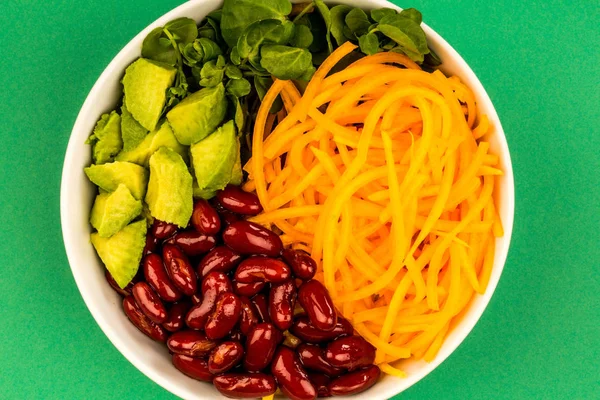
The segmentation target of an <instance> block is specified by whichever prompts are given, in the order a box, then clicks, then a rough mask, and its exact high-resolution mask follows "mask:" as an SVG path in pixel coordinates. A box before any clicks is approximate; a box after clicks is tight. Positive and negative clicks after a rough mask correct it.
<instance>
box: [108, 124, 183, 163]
mask: <svg viewBox="0 0 600 400" xmlns="http://www.w3.org/2000/svg"><path fill="white" fill-rule="evenodd" d="M161 147H168V148H170V149H171V150H173V151H175V152H176V153H178V154H179V155H180V156H181V157H182V158H183V160H184V161H185V162H186V163H187V162H188V159H189V151H188V148H187V147H186V146H183V145H182V144H180V143H179V142H178V141H177V138H175V135H174V134H173V130H172V129H171V125H169V123H168V122H167V121H163V122H162V124H159V127H158V128H157V129H156V130H155V131H153V132H150V133H149V134H148V136H146V138H145V139H144V141H142V142H141V143H140V144H139V145H138V146H137V147H136V148H134V149H132V150H130V151H122V152H121V153H119V154H118V155H117V158H116V160H117V161H128V162H132V163H135V164H138V165H143V166H144V167H148V161H149V160H150V156H151V155H152V154H154V152H155V151H156V150H158V149H159V148H161Z"/></svg>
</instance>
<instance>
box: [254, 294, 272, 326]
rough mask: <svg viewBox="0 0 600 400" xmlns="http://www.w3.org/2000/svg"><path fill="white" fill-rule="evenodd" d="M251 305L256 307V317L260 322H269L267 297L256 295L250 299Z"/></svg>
mask: <svg viewBox="0 0 600 400" xmlns="http://www.w3.org/2000/svg"><path fill="white" fill-rule="evenodd" d="M252 304H254V307H256V311H257V312H258V316H259V317H260V320H261V321H262V322H271V318H269V306H268V304H267V297H266V296H265V295H264V294H257V295H256V296H254V297H253V298H252Z"/></svg>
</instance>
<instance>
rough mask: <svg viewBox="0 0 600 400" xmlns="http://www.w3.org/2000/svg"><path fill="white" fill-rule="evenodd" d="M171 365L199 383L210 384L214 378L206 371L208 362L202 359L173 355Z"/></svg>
mask: <svg viewBox="0 0 600 400" xmlns="http://www.w3.org/2000/svg"><path fill="white" fill-rule="evenodd" d="M173 365H174V366H175V368H177V369H178V370H179V371H181V372H183V373H184V374H186V375H187V376H189V377H190V378H193V379H197V380H199V381H204V382H212V380H213V378H214V375H213V374H211V373H210V371H209V370H208V362H207V361H206V360H204V359H202V358H195V357H190V356H186V355H183V354H173Z"/></svg>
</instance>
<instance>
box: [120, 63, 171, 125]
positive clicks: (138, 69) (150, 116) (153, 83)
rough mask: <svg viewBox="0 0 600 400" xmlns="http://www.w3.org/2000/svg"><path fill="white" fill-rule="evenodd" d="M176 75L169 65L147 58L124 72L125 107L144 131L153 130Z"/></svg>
mask: <svg viewBox="0 0 600 400" xmlns="http://www.w3.org/2000/svg"><path fill="white" fill-rule="evenodd" d="M176 73H177V70H176V69H175V68H173V67H171V66H170V65H167V64H163V63H160V62H157V61H152V60H148V59H146V58H140V59H138V60H137V61H135V62H134V63H133V64H131V65H130V66H129V67H127V69H126V70H125V77H124V78H123V92H124V93H125V100H124V101H125V106H126V107H127V109H128V110H129V112H131V115H133V118H135V119H136V120H137V121H138V122H139V123H140V125H141V126H143V127H144V128H146V130H147V131H153V130H154V129H155V128H156V124H157V123H158V120H159V118H160V115H161V114H162V112H163V108H164V107H165V102H166V100H167V89H168V88H169V87H171V85H172V84H173V80H174V79H175V74H176Z"/></svg>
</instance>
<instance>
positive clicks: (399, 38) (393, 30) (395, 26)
mask: <svg viewBox="0 0 600 400" xmlns="http://www.w3.org/2000/svg"><path fill="white" fill-rule="evenodd" d="M379 30H380V31H381V33H383V34H384V35H386V36H387V37H389V38H390V39H394V41H396V43H398V44H399V45H400V46H401V47H403V48H406V49H408V50H409V51H411V52H414V53H416V52H419V53H422V54H427V53H429V47H428V46H427V38H426V37H425V32H424V31H423V29H422V28H421V26H420V25H419V24H418V23H416V22H415V21H414V20H412V19H410V18H406V17H403V16H401V15H399V14H398V15H390V16H386V17H383V18H382V19H381V21H380V22H379Z"/></svg>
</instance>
